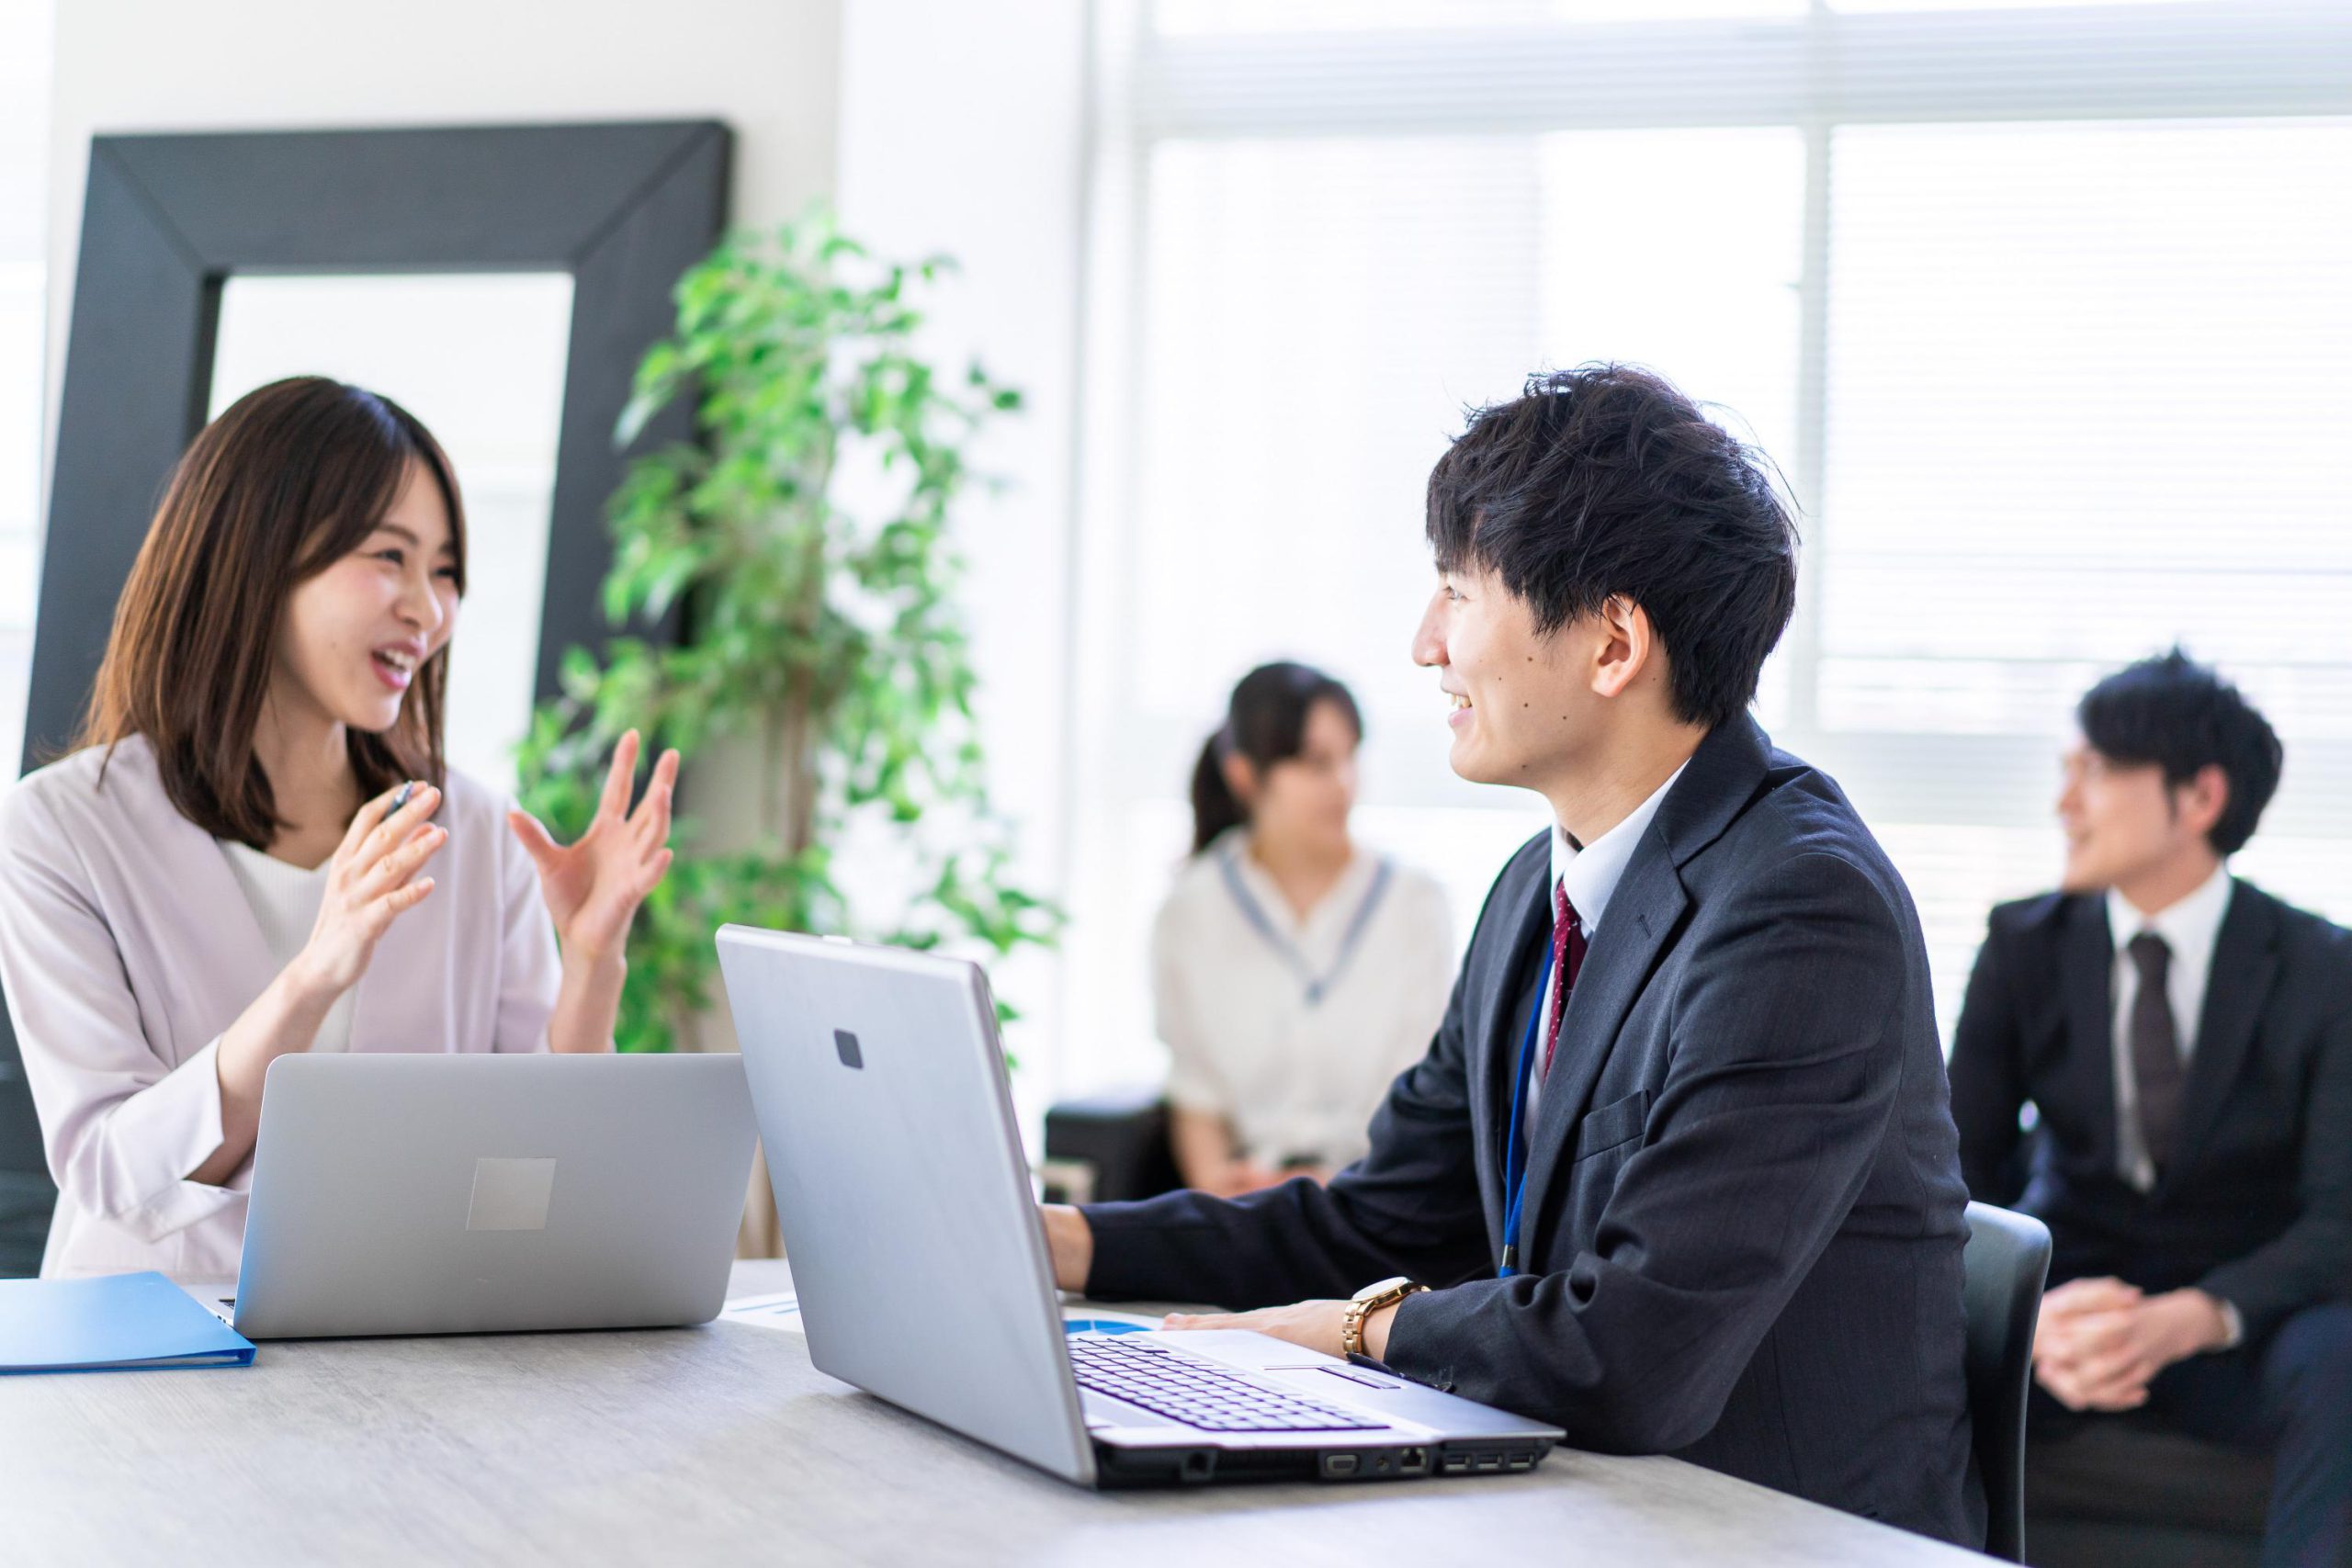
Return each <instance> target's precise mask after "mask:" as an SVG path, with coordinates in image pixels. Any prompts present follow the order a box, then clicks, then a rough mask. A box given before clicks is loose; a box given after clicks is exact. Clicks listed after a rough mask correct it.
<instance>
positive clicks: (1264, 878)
mask: <svg viewBox="0 0 2352 1568" xmlns="http://www.w3.org/2000/svg"><path fill="white" fill-rule="evenodd" d="M1249 848H1250V838H1249V829H1247V828H1235V829H1230V830H1229V831H1227V832H1226V833H1224V834H1222V835H1220V836H1219V837H1218V838H1217V839H1216V840H1214V841H1213V842H1211V843H1210V845H1209V846H1208V848H1207V849H1205V850H1204V851H1203V852H1201V853H1199V854H1197V855H1194V856H1193V857H1192V858H1191V859H1190V860H1188V861H1187V862H1185V863H1184V865H1183V867H1182V869H1181V870H1180V871H1179V872H1178V873H1177V876H1176V883H1175V886H1173V887H1172V888H1171V889H1170V892H1169V894H1168V897H1167V900H1166V901H1165V902H1164V903H1163V904H1161V906H1160V909H1159V919H1158V921H1157V922H1156V923H1155V925H1154V927H1153V930H1152V977H1153V1005H1154V1012H1155V1014H1156V1018H1157V1022H1158V1027H1159V1038H1160V1040H1161V1042H1162V1043H1164V1044H1166V1045H1167V1047H1168V1051H1169V1055H1170V1070H1169V1078H1168V1097H1169V1100H1170V1103H1171V1104H1174V1105H1176V1106H1177V1107H1179V1108H1181V1109H1183V1110H1187V1111H1207V1112H1212V1113H1215V1114H1216V1115H1220V1116H1223V1117H1225V1118H1226V1119H1227V1122H1228V1123H1229V1124H1230V1125H1231V1126H1232V1128H1233V1131H1234V1134H1235V1138H1236V1140H1237V1142H1238V1145H1239V1149H1240V1153H1241V1154H1242V1156H1244V1157H1245V1158H1248V1159H1250V1160H1254V1161H1256V1162H1258V1163H1260V1164H1262V1165H1266V1166H1271V1167H1277V1168H1278V1167H1280V1166H1282V1165H1283V1164H1285V1163H1292V1162H1304V1163H1312V1164H1316V1165H1322V1166H1329V1167H1330V1168H1335V1169H1336V1168H1339V1167H1340V1166H1342V1165H1346V1164H1348V1163H1349V1162H1350V1161H1351V1160H1354V1159H1355V1158H1357V1157H1358V1156H1361V1155H1362V1154H1363V1152H1364V1150H1365V1148H1366V1147H1367V1146H1368V1144H1367V1140H1366V1137H1365V1128H1366V1126H1367V1125H1368V1124H1369V1123H1370V1122H1371V1120H1372V1113H1373V1112H1374V1111H1375V1110H1377V1109H1378V1108H1379V1105H1380V1102H1381V1100H1382V1099H1383V1098H1384V1097H1385V1095H1386V1094H1387V1091H1388V1085H1389V1083H1390V1081H1391V1080H1392V1079H1394V1078H1395V1077H1396V1076H1397V1074H1398V1073H1400V1072H1402V1071H1403V1070H1404V1069H1405V1068H1406V1067H1408V1066H1411V1065H1412V1064H1413V1063H1414V1062H1417V1061H1419V1059H1420V1058H1421V1056H1422V1055H1424V1054H1425V1053H1427V1051H1428V1050H1429V1046H1430V1037H1431V1036H1432V1035H1433V1034H1434V1033H1435V1032H1436V1030H1437V1025H1438V1021H1439V1020H1440V1019H1441V1018H1442V1016H1443V1015H1444V1012H1445V1004H1446V999H1447V996H1448V994H1449V992H1450V991H1451V989H1452V987H1453V973H1454V967H1455V963H1456V960H1457V958H1458V957H1459V955H1458V954H1457V953H1455V952H1454V949H1453V921H1452V919H1451V917H1450V916H1449V914H1448V911H1447V908H1446V900H1445V893H1444V890H1443V889H1442V887H1440V886H1438V883H1437V881H1436V879H1435V878H1433V877H1431V876H1429V875H1428V874H1424V873H1422V872H1419V871H1414V870H1412V869H1410V868H1408V867H1406V866H1402V865H1399V864H1397V863H1396V862H1394V861H1391V860H1386V859H1383V858H1382V857H1380V856H1377V855H1374V854H1373V853H1371V852H1368V851H1365V850H1363V849H1361V848H1359V849H1358V850H1357V852H1356V854H1355V858H1354V859H1353V860H1351V862H1349V863H1348V867H1347V869H1346V870H1345V871H1344V872H1342V873H1341V874H1340V878H1339V880H1338V882H1337V883H1335V884H1334V885H1333V886H1332V887H1331V889H1330V891H1329V892H1328V893H1326V894H1325V895H1324V896H1323V898H1322V900H1321V901H1320V902H1319V903H1317V905H1316V906H1315V907H1314V908H1312V909H1310V910H1308V911H1307V912H1306V916H1305V917H1304V918H1301V917H1300V916H1299V915H1298V914H1297V913H1296V911H1295V910H1294V909H1293V908H1291V906H1290V904H1289V902H1288V900H1286V899H1285V898H1284V897H1283V895H1282V891H1281V889H1280V888H1279V887H1277V886H1275V884H1274V881H1273V879H1272V877H1271V876H1269V875H1268V874H1266V872H1265V870H1264V869H1263V868H1262V867H1261V866H1260V865H1259V864H1258V863H1257V862H1256V861H1255V860H1253V859H1251V858H1250V852H1249Z"/></svg>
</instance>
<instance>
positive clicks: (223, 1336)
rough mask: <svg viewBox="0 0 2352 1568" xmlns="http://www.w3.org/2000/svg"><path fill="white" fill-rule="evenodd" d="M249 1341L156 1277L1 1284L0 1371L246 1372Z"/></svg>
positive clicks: (249, 1361)
mask: <svg viewBox="0 0 2352 1568" xmlns="http://www.w3.org/2000/svg"><path fill="white" fill-rule="evenodd" d="M253 1359H254V1342H253V1341H252V1340H250V1339H248V1338H246V1337H244V1336H243V1335H242V1334H240V1333H238V1332H237V1331H236V1330H235V1329H233V1328H232V1327H230V1326H229V1325H227V1324H225V1323H223V1322H221V1321H220V1319H219V1318H217V1317H215V1316H213V1315H212V1314H210V1313H209V1312H207V1311H205V1310H204V1308H202V1307H201V1306H198V1304H197V1303H196V1298H195V1297H193V1296H191V1295H189V1294H188V1293H187V1292H186V1291H183V1290H181V1289H180V1288H179V1287H178V1286H177V1285H175V1284H173V1283H172V1282H171V1281H170V1280H166V1279H164V1277H163V1276H162V1275H161V1274H153V1273H149V1274H107V1275H104V1276H101V1277H99V1278H97V1279H94V1280H0V1372H104V1371H118V1370H126V1371H127V1370H130V1369H134V1368H141V1367H244V1366H250V1365H252V1364H253Z"/></svg>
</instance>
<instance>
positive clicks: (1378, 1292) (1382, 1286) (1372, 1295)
mask: <svg viewBox="0 0 2352 1568" xmlns="http://www.w3.org/2000/svg"><path fill="white" fill-rule="evenodd" d="M1412 1282H1413V1281H1412V1280H1408V1279H1407V1278H1406V1277H1405V1276H1404V1275H1402V1274H1397V1275H1394V1276H1392V1277H1391V1278H1389V1279H1385V1280H1381V1281H1380V1282H1379V1283H1378V1284H1376V1285H1366V1286H1365V1287H1364V1288H1363V1290H1361V1291H1358V1292H1356V1293H1355V1294H1354V1295H1353V1296H1352V1297H1351V1298H1350V1299H1351V1300H1352V1301H1359V1302H1370V1301H1377V1300H1379V1299H1380V1298H1381V1297H1382V1296H1385V1295H1386V1294H1387V1293H1388V1292H1391V1291H1395V1290H1401V1289H1403V1288H1404V1287H1405V1286H1407V1285H1409V1284H1411V1283H1412Z"/></svg>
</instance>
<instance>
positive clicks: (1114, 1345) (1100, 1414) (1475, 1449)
mask: <svg viewBox="0 0 2352 1568" xmlns="http://www.w3.org/2000/svg"><path fill="white" fill-rule="evenodd" d="M718 960H719V966H720V968H721V969H722V971H724V973H725V975H726V978H727V998H728V1002H729V1006H730V1007H731V1008H732V1010H733V1011H734V1015H735V1029H736V1032H737V1035H738V1037H739V1039H740V1041H741V1046H742V1051H743V1065H744V1067H745V1070H746V1071H747V1073H748V1074H749V1076H750V1079H751V1086H752V1104H753V1106H754V1107H755V1109H756V1110H757V1111H758V1113H759V1120H760V1133H761V1139H762V1142H763V1145H764V1146H765V1147H766V1149H767V1153H768V1172H769V1176H770V1178H771V1179H772V1180H773V1182H774V1185H775V1202H776V1213H777V1216H778V1218H779V1219H780V1220H781V1222H782V1224H783V1231H784V1242H785V1251H786V1255H787V1256H788V1257H789V1258H791V1259H792V1278H793V1283H794V1285H795V1286H796V1288H797V1291H798V1294H799V1305H800V1316H801V1321H802V1324H803V1325H804V1326H805V1327H806V1328H807V1330H808V1335H809V1356H810V1358H811V1359H813V1360H814V1361H815V1362H816V1364H817V1366H818V1368H819V1369H820V1371H825V1372H829V1373H831V1375H832V1376H834V1377H837V1378H840V1379H842V1380H843V1381H844V1382H851V1383H854V1384H855V1385H856V1386H857V1387H859V1388H862V1389H864V1390H865V1391H866V1392H867V1393H874V1394H878V1395H880V1396H881V1397H882V1398H884V1399H887V1400H888V1401H890V1402H891V1403H892V1404H898V1405H901V1406H903V1407H905V1408H906V1409H908V1410H911V1411H913V1412H914V1413H916V1414H917V1415H920V1416H928V1417H930V1418H931V1419H932V1420H933V1421H936V1422H938V1423H940V1424H941V1425H942V1426H944V1427H952V1428H953V1429H955V1430H956V1431H958V1432H961V1433H963V1434H964V1435H966V1436H967V1437H970V1438H978V1440H979V1441H981V1442H984V1443H987V1444H989V1445H990V1446H991V1447H994V1448H998V1449H1001V1450H1003V1451H1005V1452H1006V1453H1009V1454H1012V1455H1013V1456H1014V1457H1016V1458H1019V1459H1023V1460H1026V1461H1029V1462H1030V1463H1032V1464H1035V1465H1036V1466H1038V1467H1039V1468H1041V1469H1044V1470H1047V1471H1050V1472H1053V1473H1054V1474H1056V1475H1058V1476H1061V1477H1063V1478H1064V1479H1065V1480H1069V1481H1074V1482H1077V1483H1080V1484H1081V1485H1088V1486H1111V1485H1128V1484H1146V1483H1170V1482H1195V1481H1221V1480H1238V1479H1242V1478H1253V1479H1255V1478H1280V1477H1290V1478H1305V1477H1321V1478H1323V1479H1327V1480H1343V1479H1352V1480H1375V1479H1395V1478H1402V1477H1408V1476H1428V1475H1442V1474H1474V1473H1483V1472H1500V1471H1516V1470H1526V1469H1529V1468H1531V1467H1532V1466H1533V1465H1534V1464H1535V1463H1536V1462H1537V1461H1540V1460H1541V1459H1542V1458H1543V1457H1544V1454H1545V1453H1546V1452H1548V1451H1549V1450H1550V1449H1551V1447H1552V1445H1553V1444H1554V1443H1555V1442H1556V1441H1557V1440H1558V1439H1559V1438H1560V1437H1561V1433H1560V1431H1559V1429H1558V1428H1557V1427H1547V1426H1545V1425H1544V1424H1543V1423H1541V1422H1537V1421H1528V1420H1524V1419H1521V1417H1519V1416H1511V1415H1508V1414H1506V1413H1505V1412H1503V1411H1499V1410H1492V1409H1488V1408H1487V1406H1485V1405H1482V1404H1473V1403H1471V1402H1470V1401H1469V1400H1466V1399H1457V1398H1455V1397H1453V1395H1451V1394H1444V1393H1438V1392H1437V1391H1436V1390H1435V1389H1431V1388H1427V1387H1424V1386H1422V1385H1420V1384H1418V1383H1413V1382H1406V1381H1405V1380H1403V1379H1401V1378H1397V1377H1392V1376H1386V1375H1384V1374H1382V1373H1380V1372H1377V1371H1371V1370H1368V1369H1366V1368H1363V1367H1361V1366H1357V1365H1353V1364H1351V1363H1349V1362H1347V1361H1344V1360H1340V1359H1336V1358H1334V1357H1330V1356H1325V1355H1319V1354H1317V1353H1316V1352H1314V1351H1310V1350H1302V1349H1300V1348H1298V1347H1296V1346H1295V1345H1290V1344H1286V1343H1284V1342H1283V1341H1282V1340H1279V1339H1274V1338H1272V1337H1268V1336H1265V1335H1261V1334H1248V1333H1237V1332H1230V1331H1216V1332H1198V1333H1159V1332H1143V1333H1131V1334H1116V1335H1113V1334H1101V1333H1091V1332H1090V1333H1075V1334H1073V1333H1068V1332H1066V1330H1065V1325H1064V1323H1063V1318H1062V1313H1061V1309H1060V1305H1059V1303H1058V1298H1057V1294H1056V1292H1055V1289H1054V1282H1053V1275H1052V1270H1051V1267H1050V1264H1049V1261H1048V1258H1047V1254H1046V1237H1045V1230H1044V1226H1043V1224H1041V1222H1040V1221H1039V1218H1038V1214H1037V1205H1036V1201H1035V1198H1034V1196H1033V1195H1032V1191H1031V1188H1030V1181H1029V1172H1028V1168H1027V1167H1026V1166H1025V1164H1024V1163H1023V1158H1022V1152H1021V1138H1020V1134H1019V1133H1018V1131H1017V1130H1016V1128H1015V1125H1014V1122H1013V1113H1012V1093H1011V1089H1010V1087H1009V1085H1008V1083H1007V1081H1006V1078H1005V1071H1004V1058H1003V1055H1002V1052H1001V1049H1000V1047H999V1045H998V1042H997V1032H996V1009H995V1006H994V1004H993V1002H992V1001H991V1000H990V998H989V988H988V982H987V980H986V979H985V978H984V977H983V976H981V974H980V971H979V970H978V968H977V967H976V966H974V965H973V964H966V963H962V962H959V961H957V960H954V959H948V958H941V957H936V956H932V955H928V954H923V953H910V952H905V951H902V950H899V949H897V948H888V947H863V946H855V945H852V944H850V943H847V942H836V941H833V940H831V939H819V938H812V937H804V936H792V935H786V934H783V933H779V932H774V931H755V930H752V929H750V928H748V927H743V926H728V927H726V928H724V929H723V930H721V931H719V933H718Z"/></svg>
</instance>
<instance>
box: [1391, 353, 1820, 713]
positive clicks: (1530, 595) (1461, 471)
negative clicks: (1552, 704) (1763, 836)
mask: <svg viewBox="0 0 2352 1568" xmlns="http://www.w3.org/2000/svg"><path fill="white" fill-rule="evenodd" d="M1429 537H1430V545H1431V546H1432V547H1434V548H1435V550H1436V553H1437V565H1438V570H1441V571H1453V570H1462V569H1473V570H1476V569H1485V570H1490V571H1492V572H1493V573H1494V574H1495V575H1496V576H1497V577H1498V578H1499V579H1501V581H1502V583H1503V586H1504V587H1506V588H1508V589H1509V590H1510V592H1512V593H1513V594H1515V595H1516V596H1517V597H1519V598H1520V599H1522V600H1524V601H1525V602H1526V603H1527V604H1529V605H1530V606H1532V608H1533V610H1534V612H1535V625H1536V629H1537V630H1538V631H1540V632H1543V633H1544V634H1545V635H1547V636H1548V635H1549V634H1551V633H1553V632H1555V631H1557V630H1559V629H1560V628H1561V627H1562V626H1566V625H1567V624H1568V623H1569V622H1570V621H1573V620H1575V619H1576V618H1577V616H1579V615H1590V614H1592V613H1593V612H1595V611H1597V610H1599V609H1600V607H1601V605H1602V604H1605V603H1606V602H1607V601H1608V600H1609V599H1610V598H1611V596H1612V595H1616V594H1623V595H1624V596H1625V597H1626V598H1628V599H1631V600H1632V601H1633V602H1634V603H1635V604H1639V605H1640V606H1641V607H1642V608H1643V609H1644V610H1645V611H1646V612H1648V614H1649V618H1650V624H1651V626H1654V627H1655V628H1656V629H1657V636H1658V639H1659V641H1660V642H1661V643H1663V644H1664V645H1665V649H1666V656H1667V666H1668V681H1669V691H1670V694H1671V698H1672V701H1673V705H1674V713H1675V716H1676V717H1678V718H1679V719H1681V720H1683V721H1684V722H1685V723H1690V724H1703V725H1706V726H1707V727H1709V728H1713V727H1714V726H1716V725H1720V724H1724V723H1726V722H1728V721H1729V720H1731V719H1733V718H1736V717H1737V716H1739V715H1740V714H1741V713H1742V712H1744V711H1745V710H1746V709H1747V705H1748V704H1749V703H1751V702H1753V701H1754V700H1755V697H1756V678H1757V675H1758V672H1759V671H1762V669H1763V668H1764V660H1765V657H1766V656H1767V655H1768V654H1770V652H1771V651H1772V648H1773V645H1774V644H1776V643H1778V642H1779V641H1780V640H1781V632H1782V631H1784V630H1785V629H1787V626H1788V624H1789V615H1790V614H1791V612H1792V611H1793V610H1794V609H1795V608H1796V598H1797V532H1796V525H1795V522H1794V521H1793V520H1792V518H1791V516H1790V515H1789V511H1788V509H1787V508H1786V507H1785V506H1783V505H1782V504H1781V497H1780V495H1779V493H1778V491H1775V489H1774V488H1773V484H1772V480H1771V477H1770V465H1769V463H1768V462H1767V460H1766V459H1765V458H1764V457H1763V456H1762V455H1761V454H1760V453H1758V452H1757V451H1756V450H1754V449H1753V448H1751V447H1749V446H1745V445H1743V444H1742V443H1741V442H1740V441H1739V440H1738V439H1737V438H1736V437H1735V436H1734V435H1732V434H1731V433H1730V432H1728V431H1726V430H1724V429H1723V428H1722V427H1721V426H1719V425H1716V424H1713V423H1709V422H1708V420H1707V418H1706V416H1705V415H1703V414H1702V413H1701V412H1699V407H1698V405H1697V404H1696V403H1694V402H1692V401H1691V400H1690V399H1689V398H1687V397H1684V396H1683V395H1682V394H1681V393H1680V392H1679V391H1678V390H1676V389H1675V388H1674V387H1673V386H1672V385H1671V384H1670V383H1668V381H1666V380H1665V379H1664V378H1661V377H1658V376H1656V375H1653V374H1651V373H1650V372H1648V371H1646V370H1639V369H1635V368H1634V367H1630V366H1623V365H1583V366H1578V367H1577V368H1576V369H1574V370H1555V371H1551V372H1548V373H1546V374H1542V375H1537V376H1532V377H1530V378H1528V382H1527V389H1526V391H1525V393H1524V395H1522V396H1521V397H1519V398H1516V399H1513V400H1511V401H1510V402H1506V403H1497V404H1495V405H1493V406H1492V407H1489V408H1484V409H1480V410H1478V411H1476V412H1474V413H1473V414H1472V415H1471V416H1470V423H1469V425H1468V427H1467V428H1466V429H1464V431H1463V433H1462V435H1461V437H1460V438H1459V439H1458V440H1456V441H1455V442H1454V443H1453V446H1451V447H1449V448H1448V449H1447V450H1446V454H1445V456H1444V457H1441V458H1439V459H1438V464H1437V467H1436V468H1434V469H1432V470H1431V471H1430V490H1429Z"/></svg>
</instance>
